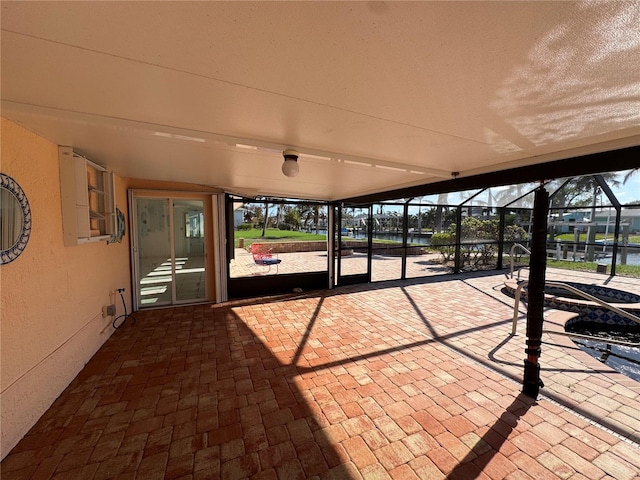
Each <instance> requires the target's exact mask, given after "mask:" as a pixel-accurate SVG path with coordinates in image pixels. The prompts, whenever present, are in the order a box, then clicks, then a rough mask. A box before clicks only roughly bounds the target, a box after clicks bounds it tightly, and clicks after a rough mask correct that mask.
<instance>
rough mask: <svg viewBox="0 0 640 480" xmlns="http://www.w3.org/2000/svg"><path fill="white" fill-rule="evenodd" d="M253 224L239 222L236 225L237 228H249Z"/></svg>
mask: <svg viewBox="0 0 640 480" xmlns="http://www.w3.org/2000/svg"><path fill="white" fill-rule="evenodd" d="M252 228H253V225H252V224H251V223H241V224H240V225H238V230H251V229H252Z"/></svg>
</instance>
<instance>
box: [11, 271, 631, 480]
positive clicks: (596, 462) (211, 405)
mask: <svg viewBox="0 0 640 480" xmlns="http://www.w3.org/2000/svg"><path fill="white" fill-rule="evenodd" d="M553 275H556V273H555V272H551V271H550V272H549V274H548V277H553ZM585 278H587V277H585ZM593 278H595V280H593ZM607 278H608V277H605V276H600V277H593V276H592V277H588V279H589V280H590V281H591V280H593V281H600V282H603V281H604V280H605V279H607ZM503 282H504V275H500V274H496V273H495V272H492V273H491V274H477V273H476V274H466V275H456V276H446V277H431V278H427V279H422V280H420V281H414V282H410V281H407V282H391V283H382V284H373V285H368V286H354V287H349V288H339V289H335V290H331V291H329V290H327V291H319V292H305V293H303V294H301V295H296V296H292V297H290V298H285V299H282V298H280V299H279V300H277V301H275V300H269V299H262V300H260V301H257V300H254V301H246V302H230V303H229V304H227V305H217V306H213V305H200V306H188V307H180V308H171V309H164V310H150V311H144V312H138V313H137V314H136V317H137V322H136V323H135V324H126V325H125V326H124V327H123V328H121V329H119V330H118V331H116V332H115V333H114V334H113V336H112V337H111V338H110V339H109V340H108V341H107V343H106V344H105V345H104V346H103V347H102V348H101V349H100V350H99V351H98V353H97V354H96V355H95V356H94V358H93V359H91V361H90V362H89V363H88V364H87V365H86V367H85V368H84V369H83V370H82V372H81V373H80V374H79V375H78V377H77V378H76V379H75V380H74V381H73V382H72V384H71V385H70V386H69V387H68V388H67V389H66V390H65V392H64V393H63V394H62V395H61V396H60V397H59V398H58V400H56V402H55V403H54V404H53V405H52V406H51V408H50V409H49V410H48V411H47V412H46V413H45V414H44V415H43V417H42V418H41V419H40V420H39V421H38V423H37V424H36V425H35V426H34V427H33V428H32V429H31V431H30V432H29V433H28V434H27V435H26V437H25V438H24V439H23V440H22V441H21V442H20V443H19V444H18V445H17V446H16V447H15V448H14V450H13V451H12V452H11V453H10V455H9V456H8V457H7V458H5V460H4V461H3V462H2V465H1V469H2V470H1V472H2V479H3V480H8V479H14V478H43V479H44V478H56V479H62V478H70V479H107V478H118V479H134V478H138V479H154V478H158V479H160V478H168V479H178V478H180V479H200V478H223V479H239V478H249V477H251V478H261V479H276V478H279V479H286V480H289V479H297V478H300V479H302V478H331V479H340V478H344V479H352V478H353V479H356V478H365V479H382V478H398V479H400V478H402V479H404V478H406V479H409V478H425V479H432V478H433V479H437V478H451V479H475V478H479V479H503V478H512V479H525V478H530V479H545V478H571V479H585V478H587V479H600V478H612V479H619V480H621V479H633V478H640V476H639V473H638V472H640V447H639V446H638V443H637V441H638V437H637V432H638V431H639V430H638V428H637V427H638V423H639V422H640V407H639V406H640V402H639V397H640V390H639V388H638V387H639V386H638V383H636V382H633V381H631V380H628V379H626V377H624V378H623V377H622V376H620V375H619V374H616V373H615V372H613V371H611V370H610V369H609V368H608V367H606V366H605V365H602V364H600V363H598V362H595V361H591V360H590V358H591V357H589V356H588V355H587V354H586V353H583V352H581V351H580V350H576V349H574V348H568V347H570V344H567V343H565V341H566V339H565V338H563V337H559V336H557V335H553V334H545V338H544V345H543V355H542V358H541V362H542V377H543V380H544V382H545V388H544V389H543V390H542V393H543V395H541V396H540V397H539V399H538V400H537V401H534V400H532V399H530V398H528V397H526V396H524V395H522V394H521V393H520V390H521V385H520V383H519V379H520V376H521V371H522V359H523V358H524V352H523V349H524V341H525V338H524V335H523V333H522V332H521V333H520V334H519V335H517V336H510V335H509V333H510V331H511V317H512V312H513V303H512V302H513V300H512V299H510V298H508V297H506V296H504V295H503V294H502V293H501V292H500V289H501V285H502V283H503ZM625 282H627V280H624V279H618V278H616V279H613V280H611V281H610V283H609V285H610V286H612V284H616V283H619V284H623V283H625ZM628 282H629V287H630V288H632V289H633V288H638V284H637V280H636V281H628ZM613 286H615V285H613ZM547 315H548V322H553V321H556V317H554V315H555V314H554V313H553V312H548V313H547ZM520 329H521V330H523V326H522V325H520Z"/></svg>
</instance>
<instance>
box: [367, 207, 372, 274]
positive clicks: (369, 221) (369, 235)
mask: <svg viewBox="0 0 640 480" xmlns="http://www.w3.org/2000/svg"><path fill="white" fill-rule="evenodd" d="M367 212H368V214H367V225H366V228H367V283H371V269H372V267H373V204H371V205H369V206H368V207H367Z"/></svg>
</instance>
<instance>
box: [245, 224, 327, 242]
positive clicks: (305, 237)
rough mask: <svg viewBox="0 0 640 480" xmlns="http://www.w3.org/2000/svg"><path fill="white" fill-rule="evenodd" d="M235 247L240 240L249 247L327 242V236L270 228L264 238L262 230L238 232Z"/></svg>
mask: <svg viewBox="0 0 640 480" xmlns="http://www.w3.org/2000/svg"><path fill="white" fill-rule="evenodd" d="M234 238H235V246H236V247H238V239H240V238H244V246H245V247H247V246H249V245H251V244H252V243H253V242H257V241H264V242H308V241H313V240H326V239H327V236H326V235H317V234H315V233H307V232H298V231H295V230H278V229H275V228H268V229H267V231H266V234H265V236H264V237H263V236H262V229H255V228H253V229H251V230H236V232H235V235H234Z"/></svg>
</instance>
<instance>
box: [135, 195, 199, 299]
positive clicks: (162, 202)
mask: <svg viewBox="0 0 640 480" xmlns="http://www.w3.org/2000/svg"><path fill="white" fill-rule="evenodd" d="M134 200H135V202H134V208H135V218H136V225H135V232H134V238H135V243H134V246H133V250H134V259H135V264H136V277H137V281H136V284H137V285H136V287H137V291H136V298H137V300H138V301H137V304H138V308H140V307H155V306H163V305H172V304H176V303H186V302H193V301H200V300H205V299H206V279H205V277H206V271H205V270H206V269H205V251H204V250H205V249H204V245H205V242H204V240H205V239H204V231H205V229H204V202H203V201H202V200H183V199H176V200H172V199H169V198H150V197H137V198H135V199H134Z"/></svg>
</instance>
